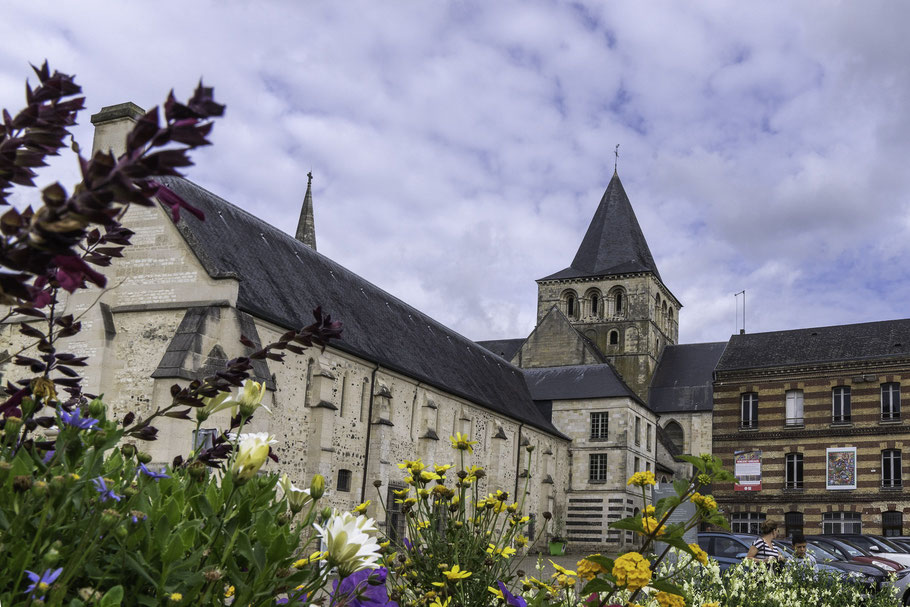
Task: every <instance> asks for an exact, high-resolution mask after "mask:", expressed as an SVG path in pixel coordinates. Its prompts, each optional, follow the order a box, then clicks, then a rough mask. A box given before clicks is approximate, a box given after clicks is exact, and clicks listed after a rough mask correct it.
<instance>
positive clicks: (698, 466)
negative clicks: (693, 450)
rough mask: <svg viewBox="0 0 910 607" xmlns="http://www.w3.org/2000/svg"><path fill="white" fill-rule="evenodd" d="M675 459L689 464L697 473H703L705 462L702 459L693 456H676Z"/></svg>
mask: <svg viewBox="0 0 910 607" xmlns="http://www.w3.org/2000/svg"><path fill="white" fill-rule="evenodd" d="M676 459H681V460H683V461H684V462H689V463H690V464H692V465H693V466H695V468H696V469H697V470H698V471H699V472H704V471H705V460H703V459H702V458H700V457H696V456H694V455H677V456H676Z"/></svg>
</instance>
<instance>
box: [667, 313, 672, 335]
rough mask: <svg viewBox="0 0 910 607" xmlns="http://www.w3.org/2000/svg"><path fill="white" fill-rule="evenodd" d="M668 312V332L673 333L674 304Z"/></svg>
mask: <svg viewBox="0 0 910 607" xmlns="http://www.w3.org/2000/svg"><path fill="white" fill-rule="evenodd" d="M667 314H669V317H668V318H667V332H668V333H670V334H672V333H673V307H672V306H671V307H670V309H669V310H668V311H667Z"/></svg>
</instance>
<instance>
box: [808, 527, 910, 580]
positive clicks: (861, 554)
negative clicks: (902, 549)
mask: <svg viewBox="0 0 910 607" xmlns="http://www.w3.org/2000/svg"><path fill="white" fill-rule="evenodd" d="M806 540H808V542H809V544H815V545H819V544H820V545H821V546H822V547H823V548H826V549H827V550H829V551H831V552H834V553H835V554H837V555H838V556H839V557H840V558H842V559H845V560H850V561H857V562H860V563H867V564H869V565H875V566H877V567H881V568H882V569H884V570H885V571H888V572H892V571H893V572H895V573H896V572H898V571H900V570H901V569H903V568H904V566H903V565H902V564H900V563H898V562H896V561H892V560H891V559H889V558H887V557H884V556H879V555H877V554H872V553H871V552H869V551H867V550H863V549H862V548H860V547H859V546H856V545H855V544H853V543H852V542H850V541H848V540H845V539H842V536H840V535H837V536H834V535H807V536H806Z"/></svg>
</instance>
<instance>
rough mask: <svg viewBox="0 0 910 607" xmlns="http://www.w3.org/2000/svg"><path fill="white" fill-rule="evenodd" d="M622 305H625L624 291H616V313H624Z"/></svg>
mask: <svg viewBox="0 0 910 607" xmlns="http://www.w3.org/2000/svg"><path fill="white" fill-rule="evenodd" d="M622 306H623V300H622V291H617V292H616V313H617V314H622Z"/></svg>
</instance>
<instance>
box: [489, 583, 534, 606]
mask: <svg viewBox="0 0 910 607" xmlns="http://www.w3.org/2000/svg"><path fill="white" fill-rule="evenodd" d="M496 585H497V586H499V591H500V592H501V593H502V596H503V597H505V599H506V605H508V606H509V607H528V602H527V601H526V600H524V599H523V598H522V597H520V596H515V595H514V594H512V593H511V592H509V590H508V588H506V585H505V584H503V583H502V582H496Z"/></svg>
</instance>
